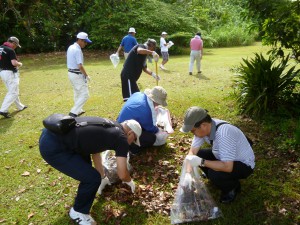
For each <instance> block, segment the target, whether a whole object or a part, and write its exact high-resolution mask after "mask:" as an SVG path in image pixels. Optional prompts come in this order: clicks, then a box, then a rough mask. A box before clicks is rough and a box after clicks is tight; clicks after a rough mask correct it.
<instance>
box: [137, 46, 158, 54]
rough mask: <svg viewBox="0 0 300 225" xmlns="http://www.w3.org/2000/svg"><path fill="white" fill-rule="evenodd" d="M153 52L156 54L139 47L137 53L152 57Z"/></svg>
mask: <svg viewBox="0 0 300 225" xmlns="http://www.w3.org/2000/svg"><path fill="white" fill-rule="evenodd" d="M152 52H154V51H151V50H148V49H144V48H140V47H138V49H137V53H138V54H141V55H151V54H152Z"/></svg>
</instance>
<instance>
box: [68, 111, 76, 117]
mask: <svg viewBox="0 0 300 225" xmlns="http://www.w3.org/2000/svg"><path fill="white" fill-rule="evenodd" d="M69 116H72V117H77V115H76V114H74V113H71V112H70V113H69Z"/></svg>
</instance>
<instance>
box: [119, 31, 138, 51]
mask: <svg viewBox="0 0 300 225" xmlns="http://www.w3.org/2000/svg"><path fill="white" fill-rule="evenodd" d="M137 44H138V43H137V41H136V39H135V37H134V36H132V35H131V34H128V35H126V36H125V37H124V38H123V39H122V42H121V46H122V47H123V48H124V52H126V53H128V52H130V50H131V49H132V48H133V47H134V46H135V45H137Z"/></svg>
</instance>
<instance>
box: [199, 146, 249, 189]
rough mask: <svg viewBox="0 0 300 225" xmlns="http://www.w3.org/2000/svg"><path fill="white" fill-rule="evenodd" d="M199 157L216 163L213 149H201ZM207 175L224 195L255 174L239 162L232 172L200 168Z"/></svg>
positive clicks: (235, 162)
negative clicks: (240, 181) (242, 180)
mask: <svg viewBox="0 0 300 225" xmlns="http://www.w3.org/2000/svg"><path fill="white" fill-rule="evenodd" d="M197 156H199V157H200V158H203V159H207V160H212V161H216V160H218V159H216V158H215V156H214V154H213V153H212V149H201V150H200V151H198V153H197ZM200 168H201V169H202V171H203V172H204V173H205V174H206V176H207V178H208V179H210V180H211V181H212V182H213V183H214V184H215V185H216V186H217V187H218V188H219V189H221V191H222V192H223V193H227V192H229V191H231V190H232V189H234V188H235V187H236V186H237V185H238V184H239V180H240V179H245V178H247V177H248V176H250V175H251V174H252V173H253V169H252V168H251V167H250V166H248V165H246V164H244V163H242V162H239V161H234V163H233V170H232V172H230V173H228V172H221V171H215V170H213V169H210V168H207V167H200Z"/></svg>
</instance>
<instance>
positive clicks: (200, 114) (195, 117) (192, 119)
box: [180, 106, 207, 133]
mask: <svg viewBox="0 0 300 225" xmlns="http://www.w3.org/2000/svg"><path fill="white" fill-rule="evenodd" d="M206 116H207V110H205V109H203V108H200V107H198V106H192V107H190V108H189V109H188V110H187V111H186V113H185V116H184V124H183V126H182V127H181V128H180V131H181V132H183V133H187V132H189V131H191V130H192V129H193V127H194V126H195V124H196V123H197V122H199V121H201V120H203V119H204V118H205V117H206Z"/></svg>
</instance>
